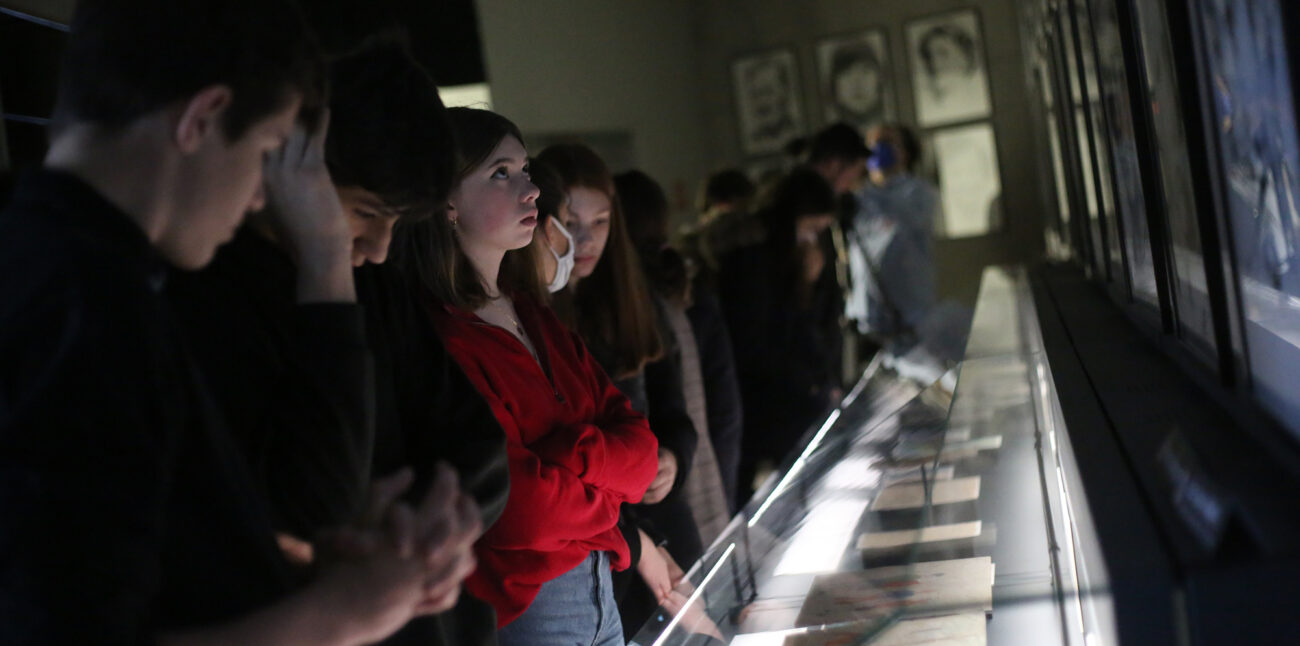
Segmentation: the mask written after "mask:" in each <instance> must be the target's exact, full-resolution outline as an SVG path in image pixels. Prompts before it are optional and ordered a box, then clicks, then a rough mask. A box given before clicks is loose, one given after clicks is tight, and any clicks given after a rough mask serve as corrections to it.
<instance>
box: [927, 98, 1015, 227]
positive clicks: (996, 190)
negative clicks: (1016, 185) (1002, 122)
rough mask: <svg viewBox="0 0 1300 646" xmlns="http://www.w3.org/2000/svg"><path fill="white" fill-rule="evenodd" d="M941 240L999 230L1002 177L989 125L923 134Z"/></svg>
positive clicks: (959, 127)
mask: <svg viewBox="0 0 1300 646" xmlns="http://www.w3.org/2000/svg"><path fill="white" fill-rule="evenodd" d="M928 139H929V142H928V146H929V148H930V150H932V151H933V153H932V156H933V159H934V164H935V169H936V174H937V176H938V180H939V181H938V186H939V194H940V196H941V203H942V205H943V218H942V222H940V223H939V227H938V228H939V229H940V231H941V232H942V234H943V237H945V238H949V239H952V238H968V237H974V236H981V235H987V234H989V233H992V232H994V231H997V230H999V229H1001V228H1002V224H1003V220H1004V218H1003V217H1002V176H1001V169H1000V166H999V163H998V147H997V136H996V134H995V133H994V130H993V124H992V123H990V122H987V121H985V122H979V123H971V124H964V125H957V126H950V127H947V128H940V129H937V130H934V131H932V132H930V133H929V137H928Z"/></svg>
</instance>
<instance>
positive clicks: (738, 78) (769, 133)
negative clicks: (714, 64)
mask: <svg viewBox="0 0 1300 646" xmlns="http://www.w3.org/2000/svg"><path fill="white" fill-rule="evenodd" d="M731 75H732V81H733V83H734V85H735V91H736V112H737V117H738V119H737V121H738V123H739V125H740V143H741V148H742V149H743V150H744V151H745V153H746V154H750V155H758V154H764V153H773V152H777V151H779V150H781V148H782V147H783V146H785V145H786V144H787V143H789V141H790V140H791V139H793V138H795V137H798V136H799V135H802V134H803V132H804V116H803V107H802V104H801V94H800V91H799V67H798V65H796V64H795V55H794V50H792V49H789V48H782V49H774V50H769V51H765V52H759V53H756V54H751V55H749V56H744V57H741V58H738V59H736V61H735V62H734V63H732V65H731Z"/></svg>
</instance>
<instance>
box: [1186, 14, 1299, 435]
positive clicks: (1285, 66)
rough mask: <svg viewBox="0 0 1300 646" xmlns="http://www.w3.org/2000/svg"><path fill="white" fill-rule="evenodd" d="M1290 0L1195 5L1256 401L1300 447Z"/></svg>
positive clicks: (1296, 166)
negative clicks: (1299, 441)
mask: <svg viewBox="0 0 1300 646" xmlns="http://www.w3.org/2000/svg"><path fill="white" fill-rule="evenodd" d="M1293 1H1294V0H1251V1H1247V0H1197V1H1196V2H1194V3H1192V5H1193V7H1194V11H1195V19H1196V20H1199V21H1200V24H1199V27H1200V33H1201V35H1202V38H1201V40H1202V43H1201V46H1202V49H1203V50H1204V53H1205V56H1204V59H1205V62H1206V66H1207V69H1206V70H1205V72H1206V74H1207V75H1208V77H1209V78H1208V79H1206V83H1207V85H1208V88H1209V90H1210V93H1211V95H1210V101H1209V103H1210V105H1209V106H1207V107H1208V108H1209V109H1208V110H1206V112H1207V114H1208V115H1209V118H1210V121H1211V123H1210V124H1209V125H1210V126H1211V128H1210V130H1211V131H1212V132H1213V138H1214V143H1215V146H1216V147H1217V152H1218V155H1217V156H1218V168H1217V175H1218V178H1217V179H1218V183H1219V185H1220V188H1221V190H1220V191H1219V194H1220V195H1221V198H1220V207H1221V208H1223V209H1224V210H1226V213H1225V214H1224V216H1225V218H1226V220H1227V222H1228V226H1229V228H1230V230H1231V232H1232V236H1231V239H1232V241H1233V243H1234V244H1235V247H1236V248H1235V250H1234V252H1235V256H1236V265H1237V266H1236V269H1237V282H1238V285H1237V290H1238V294H1239V295H1240V296H1239V301H1240V303H1241V309H1242V314H1243V318H1244V319H1245V321H1244V323H1245V325H1244V329H1245V336H1246V344H1245V346H1246V350H1247V353H1248V355H1249V366H1250V373H1251V376H1252V385H1253V387H1254V391H1255V396H1256V398H1258V399H1259V400H1260V401H1261V402H1262V403H1263V404H1264V405H1265V406H1266V407H1267V408H1269V409H1271V410H1272V411H1273V412H1274V414H1276V415H1277V416H1278V418H1280V419H1281V420H1284V421H1285V422H1286V423H1287V425H1288V426H1289V427H1290V430H1291V432H1292V433H1293V434H1294V435H1296V436H1297V437H1300V390H1297V389H1296V387H1295V384H1296V379H1297V377H1300V363H1297V360H1300V343H1298V342H1297V337H1296V330H1297V329H1300V300H1298V299H1297V297H1300V134H1298V133H1297V125H1296V106H1295V100H1296V99H1295V89H1294V88H1293V87H1292V82H1293V79H1295V78H1296V76H1295V72H1296V70H1294V69H1291V66H1292V65H1295V64H1296V59H1295V58H1294V57H1295V55H1296V54H1298V53H1300V51H1298V50H1297V47H1296V44H1295V43H1294V42H1293V43H1291V45H1290V47H1288V44H1287V38H1288V36H1290V35H1291V34H1293V33H1294V32H1292V31H1289V30H1288V27H1294V24H1295V23H1294V22H1291V19H1293V18H1294V17H1295V16H1294V14H1292V15H1288V14H1287V12H1288V11H1291V12H1295V11H1296V9H1295V8H1294V7H1287V6H1285V5H1286V4H1287V3H1290V2H1293Z"/></svg>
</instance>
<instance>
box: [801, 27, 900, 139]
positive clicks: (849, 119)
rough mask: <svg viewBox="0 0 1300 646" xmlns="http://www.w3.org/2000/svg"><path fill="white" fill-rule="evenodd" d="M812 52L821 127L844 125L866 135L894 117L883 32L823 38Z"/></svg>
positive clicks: (891, 78)
mask: <svg viewBox="0 0 1300 646" xmlns="http://www.w3.org/2000/svg"><path fill="white" fill-rule="evenodd" d="M814 53H815V56H816V61H817V88H818V96H819V97H820V100H821V118H822V123H823V124H824V125H830V124H832V123H837V122H844V123H848V124H850V125H853V126H854V127H856V128H858V129H859V130H861V131H862V132H864V133H865V132H867V131H868V130H870V129H871V128H872V127H875V126H878V125H880V124H882V123H886V122H890V121H894V120H895V119H896V118H897V112H896V101H895V94H894V75H893V69H894V68H893V64H892V62H893V61H892V58H891V55H890V49H889V38H888V36H887V34H886V32H885V30H884V29H880V28H871V29H864V30H860V31H856V32H852V33H847V34H841V35H838V36H830V37H827V38H823V39H821V40H819V41H817V44H816V46H815V50H814Z"/></svg>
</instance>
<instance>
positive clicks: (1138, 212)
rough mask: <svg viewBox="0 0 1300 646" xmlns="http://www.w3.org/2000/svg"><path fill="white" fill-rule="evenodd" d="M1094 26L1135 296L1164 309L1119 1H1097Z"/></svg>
mask: <svg viewBox="0 0 1300 646" xmlns="http://www.w3.org/2000/svg"><path fill="white" fill-rule="evenodd" d="M1092 10H1093V14H1094V15H1093V25H1094V28H1095V31H1096V38H1097V55H1098V61H1097V73H1098V76H1099V79H1098V80H1099V82H1100V86H1101V95H1100V96H1101V103H1102V107H1103V109H1104V110H1105V114H1106V117H1107V124H1108V125H1109V130H1108V133H1107V134H1108V135H1109V141H1110V153H1111V163H1112V165H1113V167H1114V172H1115V184H1116V186H1117V188H1118V191H1119V195H1117V196H1116V200H1117V202H1118V204H1117V206H1118V211H1119V215H1120V217H1121V218H1123V221H1124V249H1125V251H1126V252H1127V254H1128V265H1129V281H1130V285H1131V286H1132V288H1133V296H1134V297H1135V298H1138V299H1140V300H1142V301H1145V302H1147V303H1149V304H1151V305H1156V306H1158V303H1159V300H1158V297H1157V293H1156V273H1155V264H1154V262H1153V260H1152V257H1151V234H1150V232H1149V230H1148V229H1147V210H1146V202H1145V198H1144V193H1143V190H1144V189H1143V186H1142V173H1141V171H1140V170H1139V168H1138V153H1137V139H1136V138H1135V135H1134V133H1133V112H1132V110H1131V109H1130V107H1129V106H1130V105H1132V104H1131V103H1129V93H1128V72H1127V71H1126V70H1125V68H1124V45H1123V41H1122V40H1121V39H1120V34H1119V26H1118V18H1117V16H1116V14H1115V0H1094V1H1093V3H1092Z"/></svg>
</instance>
